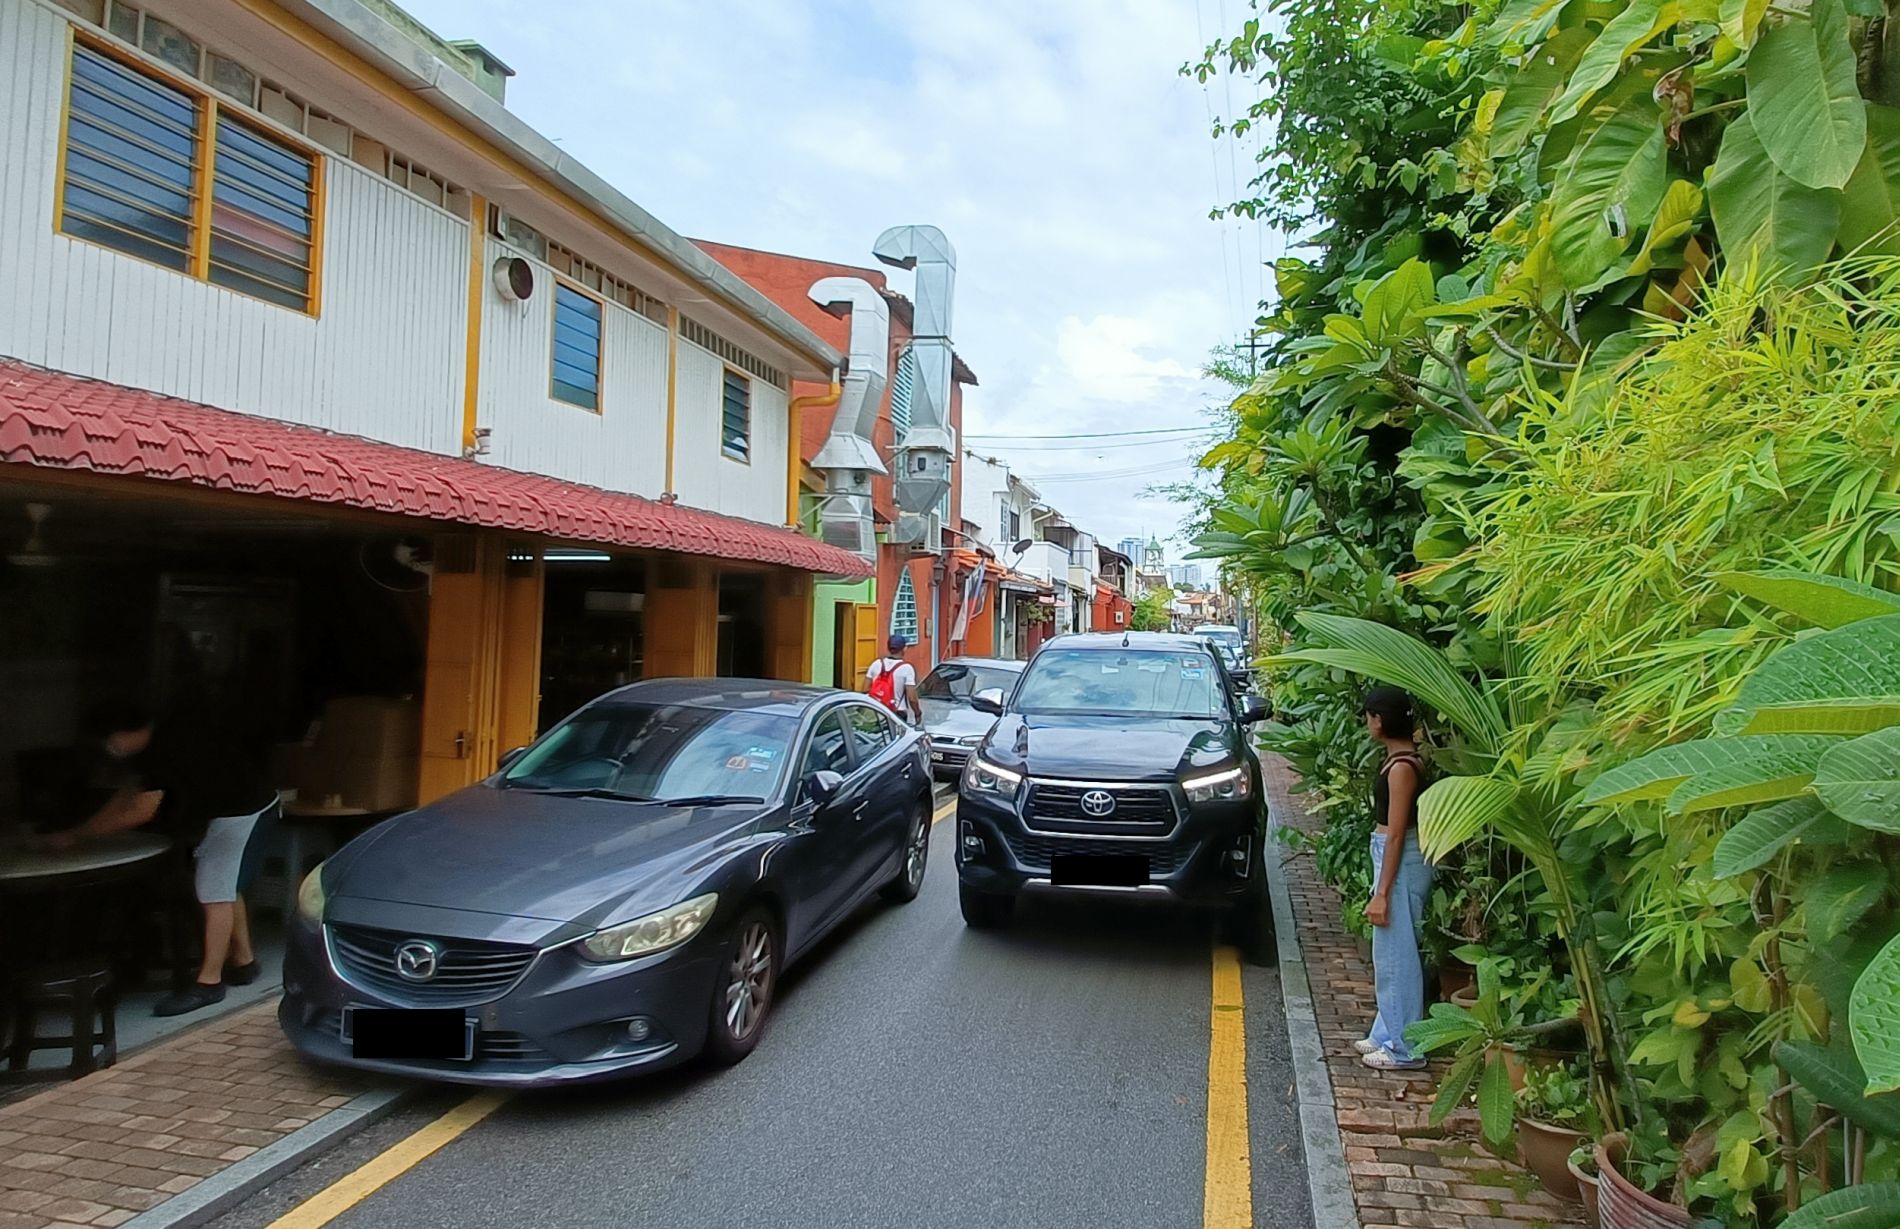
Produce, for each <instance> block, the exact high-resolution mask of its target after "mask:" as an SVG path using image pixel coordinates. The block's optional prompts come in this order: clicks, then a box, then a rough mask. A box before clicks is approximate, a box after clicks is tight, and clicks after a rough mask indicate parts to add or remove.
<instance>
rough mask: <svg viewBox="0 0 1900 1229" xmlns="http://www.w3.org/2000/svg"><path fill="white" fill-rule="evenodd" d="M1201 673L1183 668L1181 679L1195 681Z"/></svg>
mask: <svg viewBox="0 0 1900 1229" xmlns="http://www.w3.org/2000/svg"><path fill="white" fill-rule="evenodd" d="M1202 673H1203V672H1202V671H1200V670H1188V669H1185V668H1183V669H1182V671H1181V677H1182V678H1184V679H1197V678H1200V677H1201V674H1202Z"/></svg>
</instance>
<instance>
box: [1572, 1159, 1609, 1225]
mask: <svg viewBox="0 0 1900 1229" xmlns="http://www.w3.org/2000/svg"><path fill="white" fill-rule="evenodd" d="M1596 1154H1597V1146H1596V1144H1595V1143H1593V1142H1590V1141H1587V1140H1586V1141H1585V1142H1583V1143H1580V1144H1578V1145H1577V1146H1576V1147H1575V1148H1572V1149H1571V1150H1570V1158H1569V1160H1568V1162H1567V1163H1566V1168H1568V1169H1569V1170H1570V1179H1571V1181H1573V1182H1575V1183H1576V1184H1577V1197H1578V1198H1579V1199H1581V1200H1582V1201H1583V1223H1584V1224H1585V1225H1588V1226H1589V1229H1600V1226H1601V1225H1602V1223H1603V1221H1602V1217H1601V1216H1600V1215H1599V1213H1598V1211H1597V1181H1598V1180H1597V1155H1596Z"/></svg>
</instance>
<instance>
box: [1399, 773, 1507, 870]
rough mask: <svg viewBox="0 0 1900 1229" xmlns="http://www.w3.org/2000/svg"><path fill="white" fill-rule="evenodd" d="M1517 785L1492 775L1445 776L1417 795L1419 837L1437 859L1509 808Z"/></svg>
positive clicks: (1428, 857) (1433, 859)
mask: <svg viewBox="0 0 1900 1229" xmlns="http://www.w3.org/2000/svg"><path fill="white" fill-rule="evenodd" d="M1516 798H1517V787H1516V786H1515V785H1513V784H1511V783H1510V782H1508V781H1500V780H1498V779H1497V778H1495V777H1445V778H1442V779H1440V780H1437V781H1434V782H1432V783H1431V784H1430V785H1429V786H1427V787H1426V788H1425V792H1424V793H1422V794H1420V795H1419V796H1418V841H1419V847H1420V848H1421V849H1422V850H1423V851H1424V853H1425V857H1426V860H1427V861H1431V862H1438V861H1441V860H1443V858H1444V857H1445V855H1446V854H1448V853H1450V852H1451V851H1452V850H1454V849H1456V848H1458V846H1460V845H1462V844H1464V843H1465V842H1466V841H1468V840H1470V839H1471V838H1472V837H1474V836H1476V835H1478V833H1480V832H1482V831H1484V830H1485V828H1486V827H1488V826H1489V825H1490V824H1491V822H1492V821H1493V820H1495V819H1497V818H1498V817H1499V816H1501V815H1503V814H1504V813H1505V812H1506V811H1508V810H1510V809H1511V803H1512V802H1513V801H1514V800H1515V799H1516Z"/></svg>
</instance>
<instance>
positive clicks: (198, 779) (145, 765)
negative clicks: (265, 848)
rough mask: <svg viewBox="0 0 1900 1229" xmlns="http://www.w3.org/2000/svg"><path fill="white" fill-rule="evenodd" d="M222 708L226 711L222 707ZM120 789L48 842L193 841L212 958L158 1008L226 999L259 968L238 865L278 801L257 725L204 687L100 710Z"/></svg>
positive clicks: (114, 782) (181, 1008)
mask: <svg viewBox="0 0 1900 1229" xmlns="http://www.w3.org/2000/svg"><path fill="white" fill-rule="evenodd" d="M221 713H222V714H223V715H222V716H221ZM99 728H101V729H102V730H103V731H104V739H103V742H102V750H103V752H104V754H105V757H106V761H107V777H108V780H109V782H110V784H111V791H112V792H111V796H110V797H109V798H107V799H106V801H105V803H104V804H103V805H102V806H100V807H99V809H98V810H97V811H95V812H94V813H93V814H92V816H91V817H90V818H88V819H87V820H86V821H85V822H84V823H82V824H80V825H78V826H77V827H74V828H69V829H67V830H66V831H64V832H55V833H50V834H48V835H46V836H43V837H41V838H40V843H41V844H43V845H46V846H48V847H52V848H68V847H71V846H74V845H78V844H82V843H83V842H85V841H87V840H92V839H96V838H98V837H102V836H107V835H110V834H112V833H115V832H125V831H128V830H130V829H133V828H141V827H146V826H148V825H149V826H150V827H152V828H154V829H156V830H158V831H160V832H163V833H165V834H166V835H168V836H170V837H171V838H172V839H173V840H174V841H176V842H177V843H178V844H179V845H181V846H184V847H186V848H189V849H191V850H192V886H193V889H194V891H195V893H196V895H197V897H198V903H199V905H200V906H201V907H202V908H203V911H204V959H203V961H202V962H201V963H200V965H199V967H198V977H197V980H196V982H195V983H194V984H193V985H191V986H189V987H187V988H186V989H184V990H182V991H179V992H177V993H175V994H171V995H168V996H167V997H166V998H164V999H161V1000H160V1001H159V1003H158V1005H157V1006H156V1007H155V1008H153V1014H154V1015H160V1016H176V1015H183V1014H184V1013H186V1012H189V1011H197V1010H199V1009H200V1008H203V1007H209V1006H210V1005H211V1004H213V1003H216V1002H219V1001H221V1000H222V999H223V998H224V989H225V986H226V985H227V984H229V985H238V986H242V985H249V984H250V983H251V982H254V981H256V980H257V978H258V974H259V972H260V970H259V968H258V964H257V957H256V954H255V952H254V951H253V949H252V946H251V928H250V918H249V916H248V915H247V913H246V911H245V908H244V898H243V897H242V896H241V895H239V893H238V872H239V870H240V868H241V866H242V864H243V860H244V849H245V846H246V845H247V844H249V842H250V839H251V834H252V831H253V830H254V829H255V828H256V826H257V823H258V821H259V820H260V819H262V818H263V817H264V816H265V815H266V814H267V813H269V812H270V811H271V810H272V809H274V808H275V807H276V806H277V794H276V791H274V790H273V789H271V788H270V785H269V783H268V779H267V777H266V775H265V772H264V760H263V758H262V756H261V755H255V754H247V753H246V748H247V746H248V744H249V743H250V742H251V741H252V738H253V734H252V730H253V729H254V727H251V728H247V727H246V725H245V724H244V723H243V721H242V718H241V716H240V715H239V714H237V713H236V712H235V710H233V709H230V708H228V707H224V706H220V705H217V704H214V703H210V702H208V698H207V697H206V696H204V695H199V696H196V697H194V698H193V700H192V701H191V702H187V703H178V704H174V705H173V706H172V707H171V708H170V710H169V711H168V712H167V713H165V714H164V715H163V716H160V717H158V718H156V719H154V717H153V714H152V711H151V710H150V709H149V708H147V707H145V706H144V705H143V704H142V703H139V702H124V703H119V704H116V705H113V706H110V707H109V708H108V710H107V711H105V712H103V713H102V715H101V721H100V727H99Z"/></svg>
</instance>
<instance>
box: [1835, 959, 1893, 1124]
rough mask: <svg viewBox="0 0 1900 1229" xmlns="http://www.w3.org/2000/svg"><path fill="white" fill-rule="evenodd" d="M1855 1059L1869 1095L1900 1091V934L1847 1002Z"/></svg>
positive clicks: (1857, 983) (1865, 973)
mask: <svg viewBox="0 0 1900 1229" xmlns="http://www.w3.org/2000/svg"><path fill="white" fill-rule="evenodd" d="M1847 1027H1848V1032H1849V1034H1850V1035H1851V1036H1852V1037H1853V1039H1854V1057H1856V1058H1858V1059H1860V1065H1861V1067H1862V1068H1864V1069H1865V1070H1866V1072H1867V1095H1868V1096H1874V1095H1876V1094H1878V1093H1883V1092H1892V1091H1894V1090H1895V1089H1897V1088H1900V935H1896V936H1894V937H1893V938H1892V939H1890V940H1888V942H1887V946H1885V947H1883V948H1881V949H1880V954H1879V955H1878V956H1875V957H1874V958H1873V961H1872V962H1871V963H1869V964H1868V966H1867V967H1866V968H1865V969H1863V970H1862V971H1861V975H1860V978H1859V979H1858V980H1857V981H1855V982H1854V992H1853V993H1852V994H1851V995H1849V996H1848V999H1847Z"/></svg>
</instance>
